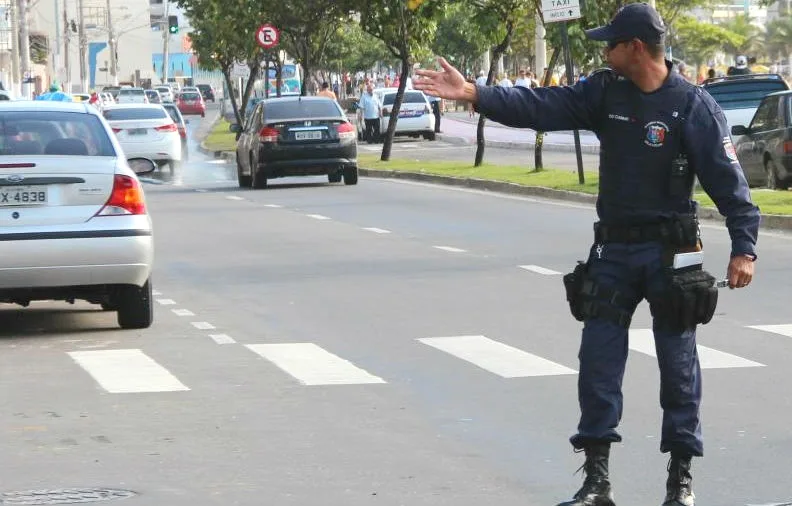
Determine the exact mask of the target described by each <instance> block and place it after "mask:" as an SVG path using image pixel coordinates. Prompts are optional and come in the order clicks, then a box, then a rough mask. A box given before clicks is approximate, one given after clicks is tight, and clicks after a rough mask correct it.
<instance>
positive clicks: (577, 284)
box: [564, 261, 587, 322]
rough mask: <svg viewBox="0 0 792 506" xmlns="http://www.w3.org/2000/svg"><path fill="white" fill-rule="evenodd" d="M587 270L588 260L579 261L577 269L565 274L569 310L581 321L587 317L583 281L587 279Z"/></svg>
mask: <svg viewBox="0 0 792 506" xmlns="http://www.w3.org/2000/svg"><path fill="white" fill-rule="evenodd" d="M586 270H587V264H586V262H580V261H578V263H577V266H575V269H574V270H573V271H572V272H570V273H569V274H566V275H564V288H565V289H566V299H567V302H569V310H570V311H571V312H572V316H574V317H575V319H576V320H577V321H579V322H582V321H583V320H585V319H586V315H585V313H584V311H583V282H584V281H585V279H586Z"/></svg>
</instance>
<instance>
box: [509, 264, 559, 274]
mask: <svg viewBox="0 0 792 506" xmlns="http://www.w3.org/2000/svg"><path fill="white" fill-rule="evenodd" d="M519 267H520V269H525V270H526V271H531V272H535V273H537V274H543V275H545V276H557V275H559V274H561V273H560V272H558V271H554V270H551V269H545V268H544V267H540V266H538V265H520V266H519Z"/></svg>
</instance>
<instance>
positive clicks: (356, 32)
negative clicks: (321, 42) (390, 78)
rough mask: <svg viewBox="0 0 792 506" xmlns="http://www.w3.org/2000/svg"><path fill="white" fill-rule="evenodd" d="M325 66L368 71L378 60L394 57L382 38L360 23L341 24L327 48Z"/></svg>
mask: <svg viewBox="0 0 792 506" xmlns="http://www.w3.org/2000/svg"><path fill="white" fill-rule="evenodd" d="M324 56H325V57H324V59H323V60H322V61H321V62H320V63H321V65H322V66H323V67H326V68H330V69H346V70H349V71H352V72H357V71H366V70H368V69H370V68H372V67H373V66H374V65H375V64H376V63H377V62H379V61H383V60H388V59H391V58H393V56H392V55H391V54H390V52H389V51H388V49H387V48H386V47H385V44H383V43H382V41H381V40H379V39H377V38H375V37H372V36H371V35H369V34H368V33H366V32H364V31H363V30H362V29H361V28H360V25H359V24H358V23H355V22H347V23H342V24H340V25H339V26H338V27H337V28H336V31H335V34H334V35H333V36H332V37H331V38H330V41H329V42H328V44H327V48H326V50H325V55H324Z"/></svg>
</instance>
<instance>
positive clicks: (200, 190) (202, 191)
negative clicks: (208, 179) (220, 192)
mask: <svg viewBox="0 0 792 506" xmlns="http://www.w3.org/2000/svg"><path fill="white" fill-rule="evenodd" d="M195 191H196V192H197V193H209V190H204V189H203V188H197V189H196V190H195Z"/></svg>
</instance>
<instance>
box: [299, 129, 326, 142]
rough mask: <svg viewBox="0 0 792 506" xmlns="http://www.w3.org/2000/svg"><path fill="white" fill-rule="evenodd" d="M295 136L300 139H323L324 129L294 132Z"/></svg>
mask: <svg viewBox="0 0 792 506" xmlns="http://www.w3.org/2000/svg"><path fill="white" fill-rule="evenodd" d="M294 138H295V139H297V140H298V141H318V140H321V139H322V131H321V130H308V131H305V132H294Z"/></svg>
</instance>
